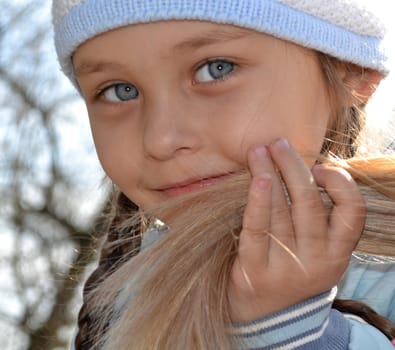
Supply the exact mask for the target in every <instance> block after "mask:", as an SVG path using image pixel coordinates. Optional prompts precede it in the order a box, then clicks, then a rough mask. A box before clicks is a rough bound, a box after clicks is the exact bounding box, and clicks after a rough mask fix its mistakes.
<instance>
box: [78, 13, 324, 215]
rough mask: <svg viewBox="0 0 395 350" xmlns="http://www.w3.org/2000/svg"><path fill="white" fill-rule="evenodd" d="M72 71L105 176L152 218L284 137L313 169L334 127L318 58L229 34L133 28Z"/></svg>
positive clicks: (85, 52)
mask: <svg viewBox="0 0 395 350" xmlns="http://www.w3.org/2000/svg"><path fill="white" fill-rule="evenodd" d="M73 64H74V69H75V74H76V76H77V79H78V83H79V84H80V87H81V90H82V93H83V95H84V98H85V100H86V104H87V107H88V112H89V118H90V122H91V126H92V131H93V136H94V140H95V144H96V148H97V152H98V155H99V158H100V161H101V163H102V165H103V167H104V170H105V171H106V173H107V174H108V176H109V177H110V178H111V179H112V181H113V182H114V183H115V184H117V185H118V186H119V187H120V189H121V190H122V191H123V192H124V193H125V194H126V195H127V196H128V197H129V198H130V199H131V200H132V201H134V202H135V203H136V204H138V205H139V206H141V207H142V208H145V209H147V208H149V207H151V206H152V205H155V204H158V203H159V202H161V201H162V200H163V199H166V198H169V197H172V196H176V195H179V194H182V193H186V192H191V191H194V190H197V189H199V188H201V187H205V186H208V185H210V184H212V183H215V182H218V181H221V180H222V179H223V178H225V176H226V175H228V174H231V173H233V172H236V171H238V170H241V169H245V168H246V160H247V150H248V149H249V148H250V147H251V146H253V145H257V144H269V143H271V142H273V141H274V140H275V139H277V138H279V137H285V138H287V139H288V140H289V141H290V142H291V143H292V144H293V145H294V146H295V147H296V148H297V149H298V150H299V152H300V153H301V154H302V156H304V159H305V160H306V162H307V163H308V164H309V165H312V164H313V162H314V157H311V155H312V154H315V155H317V154H318V153H319V151H320V148H321V145H322V142H323V138H324V135H325V132H326V127H327V124H328V122H329V115H330V107H329V101H328V93H327V87H326V82H325V79H324V77H323V74H322V72H321V68H320V65H319V63H318V60H317V57H316V55H315V54H314V52H313V51H310V50H308V49H305V48H302V47H299V46H297V45H294V44H291V43H288V42H285V41H282V40H279V39H276V38H273V37H271V36H268V35H265V34H260V33H256V32H254V31H250V30H245V29H240V28H237V27H233V26H230V25H218V24H212V23H207V22H193V21H174V22H157V23H150V24H139V25H132V26H128V27H124V28H120V29H116V30H114V31H111V32H107V33H105V34H103V35H100V36H97V37H95V38H93V39H91V40H89V41H88V42H86V43H84V44H83V45H82V46H81V47H80V48H78V50H77V51H76V53H75V55H74V57H73ZM307 155H309V156H307Z"/></svg>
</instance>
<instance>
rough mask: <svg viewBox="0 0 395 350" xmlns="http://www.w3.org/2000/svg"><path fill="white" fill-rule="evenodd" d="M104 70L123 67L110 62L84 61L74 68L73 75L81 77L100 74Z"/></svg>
mask: <svg viewBox="0 0 395 350" xmlns="http://www.w3.org/2000/svg"><path fill="white" fill-rule="evenodd" d="M106 69H113V70H116V69H123V66H122V65H120V64H118V63H115V62H112V61H86V62H82V63H81V64H79V65H78V66H77V67H74V74H75V75H76V76H81V75H85V74H91V73H97V72H101V71H103V70H106Z"/></svg>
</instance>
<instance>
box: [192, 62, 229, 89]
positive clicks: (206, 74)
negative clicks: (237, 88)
mask: <svg viewBox="0 0 395 350" xmlns="http://www.w3.org/2000/svg"><path fill="white" fill-rule="evenodd" d="M234 70H235V64H234V63H233V62H229V61H226V60H220V59H218V60H215V61H211V62H207V63H205V64H204V65H203V66H201V67H200V68H199V69H198V70H197V71H196V77H195V80H196V82H198V83H207V82H210V81H214V80H218V79H224V78H225V77H226V76H227V75H228V74H230V73H232V72H233V71H234Z"/></svg>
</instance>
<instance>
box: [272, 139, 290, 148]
mask: <svg viewBox="0 0 395 350" xmlns="http://www.w3.org/2000/svg"><path fill="white" fill-rule="evenodd" d="M275 143H276V145H277V146H278V147H281V148H283V149H289V142H288V140H287V139H284V138H280V139H278V140H277V141H276V142H275Z"/></svg>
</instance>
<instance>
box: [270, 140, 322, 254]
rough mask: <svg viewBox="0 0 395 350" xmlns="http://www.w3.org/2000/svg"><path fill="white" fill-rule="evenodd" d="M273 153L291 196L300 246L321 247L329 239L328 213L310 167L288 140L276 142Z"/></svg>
mask: <svg viewBox="0 0 395 350" xmlns="http://www.w3.org/2000/svg"><path fill="white" fill-rule="evenodd" d="M270 152H271V155H272V157H273V160H274V161H275V163H276V164H277V166H278V167H279V169H280V172H281V175H282V177H283V179H284V182H285V184H286V187H287V190H288V193H289V195H290V197H291V203H292V204H291V213H292V220H293V225H294V230H295V235H296V240H297V245H298V242H299V243H300V244H299V246H301V247H302V248H303V249H306V250H310V251H311V249H312V248H313V247H312V246H311V245H312V244H314V248H315V249H319V246H322V245H324V244H325V241H326V233H327V214H326V211H325V208H324V205H323V202H322V199H321V195H320V193H319V191H318V188H317V186H316V184H315V181H314V178H313V175H312V173H311V171H310V169H309V168H308V166H307V164H306V163H305V162H304V160H303V159H302V158H301V157H300V155H299V154H298V152H297V151H296V150H295V148H294V147H292V146H291V145H290V144H289V143H288V142H287V141H286V140H285V139H280V140H278V141H276V142H275V143H273V144H272V145H271V146H270ZM306 239H308V240H309V241H310V242H309V243H308V242H306ZM317 245H318V246H317Z"/></svg>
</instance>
